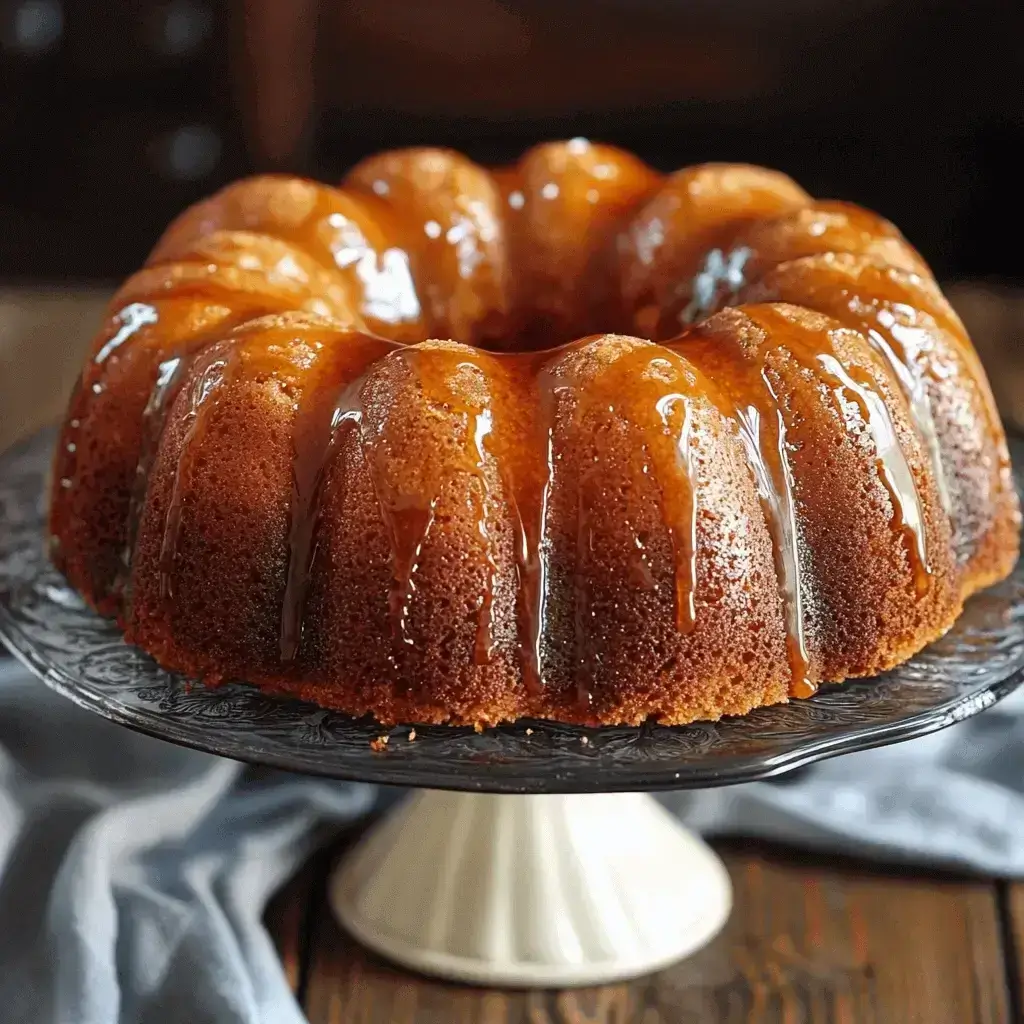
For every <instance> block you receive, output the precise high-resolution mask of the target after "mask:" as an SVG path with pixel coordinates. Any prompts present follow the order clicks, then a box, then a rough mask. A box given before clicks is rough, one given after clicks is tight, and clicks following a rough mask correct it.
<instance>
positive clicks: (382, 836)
mask: <svg viewBox="0 0 1024 1024" xmlns="http://www.w3.org/2000/svg"><path fill="white" fill-rule="evenodd" d="M52 445H53V433H52V432H43V433H41V434H38V435H36V436H35V437H33V438H31V439H30V440H28V441H27V442H25V443H24V444H22V445H21V446H20V447H18V448H16V449H14V450H12V451H11V452H9V453H8V454H7V455H5V456H3V457H0V638H2V639H3V640H4V642H5V643H6V645H7V646H8V647H9V648H10V650H11V651H12V652H13V654H14V655H15V656H16V657H18V658H20V659H21V660H22V661H23V662H24V663H25V664H26V665H27V666H28V667H29V668H30V669H31V670H32V671H33V672H35V673H36V674H37V675H38V676H39V677H40V678H41V679H42V680H43V681H44V682H45V683H46V684H47V685H48V686H51V687H52V688H53V689H55V690H57V691H58V692H60V693H62V694H63V695H65V696H66V697H68V698H70V699H71V700H73V701H74V702H75V703H76V704H79V705H80V706H82V707H84V708H87V709H89V710H90V711H94V712H96V713H97V714H100V715H102V716H103V717H105V718H107V719H109V720H111V721H114V722H117V723H119V724H121V725H126V726H128V727H130V728H133V729H137V730H140V731H142V732H145V733H149V734H150V735H153V736H157V737H160V738H162V739H165V740H170V741H171V742H174V743H179V744H184V745H186V746H190V747H196V748H199V749H201V750H206V751H209V752H212V753H216V754H221V755H223V756H226V757H232V758H237V759H239V760H243V761H250V762H254V763H258V764H264V765H272V766H275V767H278V768H283V769H288V770H291V771H298V772H307V773H312V774H318V775H323V776H328V777H331V778H337V779H349V780H363V781H368V782H376V783H386V784H394V785H402V786H409V787H415V788H417V789H418V790H419V792H417V793H416V794H415V795H413V796H412V798H411V799H409V800H407V801H405V802H404V803H402V804H400V805H399V806H398V809H397V810H395V811H393V812H392V813H391V814H390V816H388V817H386V818H385V819H384V821H383V822H382V823H381V824H379V825H377V826H376V827H375V828H373V829H372V830H371V831H370V832H369V833H368V834H367V836H366V837H365V839H364V840H363V841H362V842H361V844H360V845H359V846H357V847H356V848H355V850H354V851H353V852H352V853H351V854H350V855H349V856H348V857H347V859H346V860H345V861H344V862H343V864H342V865H341V867H340V868H339V870H338V871H337V872H336V873H335V875H334V877H333V880H332V882H331V885H330V899H331V903H332V905H333V908H334V910H335V912H336V914H337V916H338V918H339V919H340V921H341V923H342V924H343V925H344V927H345V928H346V929H347V930H348V931H349V932H351V933H352V934H353V935H355V936H356V937H357V938H358V939H360V940H361V941H362V942H363V943H364V944H365V945H367V946H368V947H370V948H371V949H373V950H375V951H377V952H378V953H381V954H383V955H384V956H386V957H388V958H390V959H392V960H395V961H397V962H399V963H401V964H404V965H406V966H408V967H411V968H414V969H417V970H420V971H423V972H426V973H430V974H435V975H439V976H442V977H446V978H451V979H455V980H459V981H468V982H476V983H482V984H487V985H507V986H531V987H532V986H558V987H563V986H569V985H580V984H596V983H600V982H608V981H612V980H614V979H619V978H624V977H629V976H633V975H639V974H643V973H647V972H649V971H653V970H656V969H657V968H659V967H662V966H664V965H666V964H668V963H670V962H672V961H674V960H676V959H678V958H680V957H683V956H686V955H688V954H689V953H692V952H694V951H695V950H696V949H698V948H699V947H701V946H702V945H704V944H705V943H706V942H707V941H708V940H709V939H711V938H712V936H714V935H715V933H716V932H717V931H718V930H719V929H720V928H721V926H722V925H723V924H724V922H725V920H726V918H727V917H728V913H729V909H730V902H731V892H730V886H729V880H728V875H727V874H726V871H725V868H724V866H723V865H722V863H721V862H720V861H719V860H718V858H717V857H716V856H715V855H714V854H713V853H712V852H711V850H710V849H709V848H708V847H707V846H705V845H704V844H703V842H702V841H701V840H700V839H699V838H697V837H696V836H695V835H693V834H691V833H690V832H688V831H687V830H685V829H684V828H683V827H682V826H681V825H679V823H678V822H677V821H676V820H675V819H674V818H673V817H671V816H670V815H669V814H668V813H667V812H666V811H665V810H663V808H662V807H661V805H660V804H658V803H657V801H656V800H655V799H654V798H653V797H651V796H650V795H648V794H649V793H650V792H651V791H656V790H670V789H684V788H693V787H706V786H721V785H727V784H730V783H737V782H746V781H751V780H754V779H764V778H767V777H770V776H774V775H778V774H780V773H782V772H785V771H787V770H789V769H792V768H795V767H797V766H800V765H807V764H809V763H811V762H814V761H816V760H819V759H821V758H826V757H832V756H834V755H836V754H842V753H846V752H849V751H854V750H863V749H865V748H868V747H874V746H880V745H883V744H887V743H892V742H896V741H898V740H906V739H910V738H912V737H915V736H921V735H923V734H925V733H929V732H933V731H935V730H938V729H942V728H944V727H945V726H948V725H951V724H953V723H954V722H957V721H960V720H961V719H964V718H967V717H969V716H971V715H974V714H977V713H978V712H979V711H982V710H984V709H985V708H987V707H989V706H990V705H992V704H994V703H995V702H996V701H998V700H999V699H1000V698H1002V697H1004V696H1006V695H1007V694H1008V693H1010V692H1011V691H1012V690H1014V689H1015V688H1016V687H1018V686H1019V685H1020V683H1021V680H1022V678H1024V565H1022V566H1020V567H1018V569H1017V571H1016V572H1015V573H1014V575H1013V576H1012V577H1011V578H1010V579H1009V580H1007V581H1006V582H1005V583H1003V584H1001V585H999V586H998V587H995V588H993V589H992V590H989V591H987V592H985V593H984V594H982V595H979V596H978V597H976V598H974V599H973V600H972V601H971V602H970V603H969V605H968V607H967V609H966V610H965V612H964V614H963V616H962V617H961V618H960V620H959V621H958V622H957V624H956V626H955V627H954V628H953V629H952V630H951V631H950V632H949V633H948V634H947V635H946V637H944V638H943V639H942V640H941V641H939V642H938V643H936V644H934V645H932V646H931V647H930V648H928V649H927V650H926V651H924V652H923V653H921V654H920V655H918V656H917V657H915V658H913V659H912V660H911V661H909V662H908V663H906V664H905V665H902V666H901V667H900V668H898V669H897V670H895V671H893V672H889V673H887V674H885V675H883V676H880V677H878V678H876V679H870V680H858V681H854V682H851V683H848V684H846V685H844V686H842V687H829V688H825V689H823V690H822V691H821V692H819V693H818V694H817V695H815V696H814V697H813V698H811V699H810V700H805V701H795V702H793V703H791V704H788V705H784V706H780V707H774V708H764V709H760V710H758V711H755V712H753V713H751V714H750V715H747V716H745V717H743V718H736V719H728V720H724V721H722V722H717V723H699V724H696V725H691V726H686V727H676V728H668V727H664V726H655V725H644V726H641V727H640V728H602V729H583V728H576V727H570V726H563V725H558V724H554V723H550V722H520V723H517V724H515V725H513V726H506V727H502V728H498V729H491V730H488V731H485V732H482V733H475V732H473V731H472V730H470V729H456V728H447V727H436V726H435V727H430V726H417V727H416V728H415V730H413V729H411V728H409V727H403V728H397V729H390V730H383V729H382V728H381V727H380V726H378V725H376V724H375V723H373V722H372V721H367V720H353V719H351V718H348V717H346V716H344V715H340V714H335V713H333V712H328V711H324V710H323V709H321V708H317V707H315V706H312V705H309V704H303V703H300V702H298V701H294V700H284V699H278V698H272V697H268V696H265V695H264V694H262V693H260V692H259V691H258V690H256V689H255V688H253V687H250V686H246V685H244V684H230V685H224V686H220V687H217V688H215V689H210V688H206V687H204V686H202V685H200V684H195V683H190V682H189V681H188V680H186V679H183V678H181V677H179V676H177V675H175V674H173V673H169V672H166V671H164V670H163V669H161V668H159V666H157V665H156V664H155V663H154V662H153V660H152V659H151V658H149V657H148V656H147V655H145V654H144V653H142V652H141V651H139V650H137V649H135V648H132V647H129V646H127V645H126V644H125V643H124V642H123V640H122V638H121V636H120V634H119V632H118V630H117V628H116V626H114V625H113V624H112V623H110V622H108V621H106V620H104V619H102V618H100V617H99V616H97V615H95V614H94V613H93V612H91V611H90V610H88V609H87V608H86V607H85V606H84V605H83V604H82V602H81V601H80V600H79V598H78V597H77V595H76V594H75V593H74V591H72V590H71V589H69V588H68V586H67V584H66V583H65V581H64V579H63V577H61V576H60V575H59V574H58V573H57V572H56V571H55V570H54V569H53V568H52V567H51V566H50V564H49V562H48V561H47V558H46V555H45V550H44V501H45V493H46V476H47V471H48V464H49V456H50V452H51V449H52ZM1021 448H1024V446H1018V451H1017V452H1015V454H1016V455H1018V456H1022V455H1024V450H1020V449H1021ZM1017 462H1018V465H1024V458H1020V457H1018V460H1017Z"/></svg>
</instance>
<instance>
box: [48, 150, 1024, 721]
mask: <svg viewBox="0 0 1024 1024" xmlns="http://www.w3.org/2000/svg"><path fill="white" fill-rule="evenodd" d="M50 533H51V541H52V543H51V550H52V554H53V559H54V561H55V563H56V564H57V565H58V567H59V568H60V569H61V570H62V571H63V572H64V573H65V574H66V576H67V577H68V579H69V581H70V582H71V583H72V584H73V585H74V586H75V587H76V588H77V589H78V590H79V591H80V592H81V593H82V595H83V596H84V597H85V598H86V600H87V601H88V602H89V603H90V604H91V605H93V606H94V607H95V608H97V609H98V610H100V611H101V612H103V613H105V614H108V615H112V616H115V617H116V618H117V620H118V622H119V623H120V625H121V627H122V628H123V630H124V632H125V635H126V637H127V639H128V640H129V641H130V642H132V643H134V644H137V645H138V646H140V647H141V648H143V649H145V650H146V651H148V652H149V653H150V654H152V655H153V656H154V657H155V658H156V659H157V660H158V661H159V662H160V663H161V664H163V665H165V666H167V667H169V668H172V669H176V670H179V671H182V672H184V673H186V674H188V675H190V676H195V677H200V678H202V679H204V680H205V681H207V682H208V683H211V684H216V683H217V682H220V681H223V680H236V679H237V680H246V681H249V682H251V683H254V684H256V685H258V686H261V687H264V688H266V689H268V690H270V691H274V692H279V693H284V694H292V695H297V696H300V697H302V698H305V699H308V700H311V701H315V702H316V703H318V704H321V705H323V706H325V707H330V708H336V709H339V710H341V711H344V712H347V713H350V714H355V715H373V716H375V717H376V718H377V719H378V720H379V721H380V722H381V723H383V724H385V725H392V724H395V723H401V722H405V723H413V722H426V723H442V722H448V723H453V724H468V725H474V726H477V727H481V726H487V725H493V724H496V723H499V722H503V721H510V720H515V719H517V718H522V717H537V718H551V719H556V720H561V721H566V722H575V723H583V724H638V723H640V722H643V721H645V720H648V719H655V720H658V721H661V722H664V723H669V724H676V723H685V722H690V721H693V720H696V719H716V718H718V717H720V716H722V715H729V714H743V713H745V712H747V711H749V710H750V709H752V708H755V707H758V706H762V705H766V704H773V703H778V702H783V701H786V700H788V699H790V698H792V697H805V696H809V695H810V694H812V693H813V692H814V691H815V689H816V688H817V687H818V686H819V685H820V684H821V683H823V682H833V681H834V682H838V681H841V680H843V679H846V678H850V677H853V676H863V675H870V674H873V673H877V672H880V671H883V670H885V669H887V668H890V667H892V666H893V665H896V664H898V663H899V662H901V661H903V660H905V659H906V658H908V657H910V656H911V655H913V654H914V653H916V652H917V651H919V650H920V649H921V648H922V647H923V646H924V645H925V644H927V643H929V642H930V641H932V640H934V639H935V638H937V637H938V636H940V635H941V634H942V633H943V632H945V631H946V630H947V629H948V628H949V627H950V626H951V625H952V623H953V622H954V621H955V620H956V618H957V616H958V615H959V613H960V611H961V609H962V606H963V601H964V600H965V599H966V598H967V597H968V596H969V595H970V594H972V593H974V592H975V591H977V590H978V589H980V588H982V587H984V586H987V585H989V584H991V583H993V582H995V581H997V580H999V579H1001V578H1003V577H1004V576H1006V575H1007V574H1008V573H1009V572H1010V570H1011V568H1012V566H1013V564H1014V562H1015V560H1016V557H1017V552H1018V534H1019V510H1018V507H1017V499H1016V496H1015V492H1014V488H1013V484H1012V478H1011V472H1010V464H1009V459H1008V455H1007V448H1006V442H1005V437H1004V435H1003V431H1002V427H1001V424H1000V421H999V418H998V415H997V413H996V410H995V406H994V402H993V399H992V396H991V393H990V390H989V387H988V384H987V381H986V379H985V376H984V373H983V371H982V369H981V367H980V365H979V362H978V359H977V356H976V354H975V352H974V349H973V347H972V345H971V342H970V339H969V338H968V336H967V334H966V332H965V330H964V327H963V324H962V323H961V322H960V320H959V319H958V317H957V316H956V314H955V313H954V311H953V310H952V309H951V308H950V306H949V304H948V303H947V302H946V300H945V299H944V297H943V295H942V293H941V291H940V290H939V287H938V285H937V284H936V283H935V281H934V279H933V278H932V275H931V273H930V271H929V269H928V267H927V265H926V264H925V262H924V260H923V259H922V258H921V256H920V255H919V254H918V253H917V252H916V251H915V250H914V249H913V247H912V246H911V245H910V244H909V243H908V242H907V241H906V239H904V238H903V236H902V235H901V234H900V232H899V231H898V230H897V229H896V228H895V227H894V226H893V225H892V224H890V223H889V222H888V221H886V220H884V219H883V218H881V217H879V216H877V215H876V214H873V213H871V212H869V211H867V210H864V209H861V208H859V207H857V206H854V205H852V204H850V203H845V202H838V201H832V200H829V201H819V200H815V199H813V198H812V197H811V196H809V195H808V194H807V193H806V192H804V191H803V189H801V188H800V187H799V186H798V185H797V184H796V183H795V182H793V181H792V180H790V179H789V178H788V177H786V176H785V175H784V174H781V173H780V172H778V171H772V170H768V169H766V168H760V167H752V166H746V165H734V164H705V165H701V166H698V167H691V168H686V169H683V170H680V171H677V172H675V173H674V174H670V175H662V174H659V173H657V172H655V171H654V170H652V169H651V168H649V167H647V166H646V165H645V164H644V163H643V162H642V161H640V160H639V159H638V158H637V157H635V156H633V155H631V154H629V153H626V152H624V151H622V150H619V149H615V148H613V147H610V146H604V145H596V144H591V143H589V142H587V141H585V140H582V139H574V140H571V141H569V142H564V143H549V144H545V145H541V146H537V147H535V148H534V149H532V150H530V151H529V152H528V153H526V154H525V155H524V156H523V158H522V159H521V160H520V161H519V162H518V163H517V164H516V165H515V166H513V167H506V168H499V169H495V170H487V169H485V168H482V167H479V166H477V165H476V164H474V163H472V162H471V161H470V160H468V159H467V158H465V157H463V156H461V155H459V154H457V153H454V152H451V151H448V150H441V149H409V150H400V151H394V152H388V153H383V154H380V155H378V156H375V157H372V158H370V159H368V160H366V161H364V162H363V163H362V164H360V165H358V166H357V167H356V168H355V169H354V170H353V171H352V172H351V173H350V174H349V175H348V176H347V177H346V179H345V180H344V181H343V182H342V183H341V185H340V187H332V186H329V185H324V184H318V183H316V182H312V181H307V180H304V179H299V178H293V177H287V176H260V177H255V178H250V179H247V180H243V181H240V182H237V183H235V184H234V185H231V186H228V187H227V188H226V189H224V190H222V191H221V192H219V193H217V194H216V195H214V196H212V197H211V198H209V199H207V200H204V201H203V202H201V203H199V204H197V205H196V206H194V207H192V208H191V209H189V210H187V211H185V213H183V214H182V215H181V216H180V217H179V218H178V219H177V220H176V221H175V222H174V223H173V224H171V225H170V227H169V228H168V229H167V231H166V233H165V234H164V236H163V238H162V239H161V240H160V242H159V243H158V244H157V246H156V248H155V249H154V251H153V253H152V255H151V256H150V258H149V259H148V261H147V263H146V265H145V266H144V267H143V268H142V269H140V270H139V271H138V272H137V273H136V274H134V275H133V276H132V277H131V278H129V279H128V280H127V281H126V282H125V283H124V284H123V285H122V287H121V288H120V290H119V291H118V293H117V295H116V296H115V297H114V299H113V300H112V302H111V305H110V309H109V315H108V318H107V321H106V323H105V324H104V325H103V326H102V328H101V330H100V331H99V333H98V334H97V336H96V338H95V340H94V343H93V346H92V350H91V353H90V355H89V357H88V359H87V362H86V364H85V367H84V368H83V371H82V375H81V378H80V381H79V384H78V387H77V388H76V391H75V393H74V395H73V396H72V398H71V400H70V402H69V405H68V410H67V416H66V419H65V423H64V428H63V431H62V433H61V436H60V441H59V445H58V450H57V452H56V456H55V470H54V485H53V492H52V500H51V512H50Z"/></svg>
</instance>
